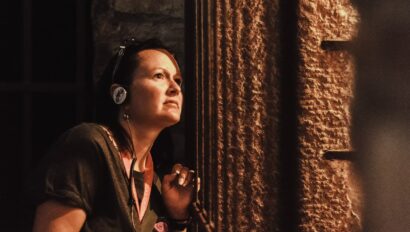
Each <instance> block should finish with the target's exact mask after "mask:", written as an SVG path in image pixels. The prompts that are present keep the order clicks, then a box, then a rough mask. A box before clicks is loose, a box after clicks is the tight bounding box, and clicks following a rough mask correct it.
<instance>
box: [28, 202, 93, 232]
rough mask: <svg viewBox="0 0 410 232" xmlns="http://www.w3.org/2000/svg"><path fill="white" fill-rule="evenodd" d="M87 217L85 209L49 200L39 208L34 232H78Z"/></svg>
mask: <svg viewBox="0 0 410 232" xmlns="http://www.w3.org/2000/svg"><path fill="white" fill-rule="evenodd" d="M86 216H87V215H86V213H85V211H84V210H83V209H80V208H74V207H70V206H67V205H64V204H62V203H60V202H57V201H53V200H49V201H46V202H44V203H42V204H41V205H39V206H38V207H37V210H36V215H35V219H34V226H33V232H40V231H41V232H54V231H56V232H57V231H58V232H74V231H76V232H78V231H80V230H81V227H82V226H83V224H84V222H85V219H86Z"/></svg>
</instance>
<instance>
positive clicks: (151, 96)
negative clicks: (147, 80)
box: [133, 86, 162, 107]
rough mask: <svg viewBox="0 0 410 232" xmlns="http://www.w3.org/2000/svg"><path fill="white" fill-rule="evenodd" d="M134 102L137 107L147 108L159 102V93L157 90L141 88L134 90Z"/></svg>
mask: <svg viewBox="0 0 410 232" xmlns="http://www.w3.org/2000/svg"><path fill="white" fill-rule="evenodd" d="M134 90H135V91H134V96H133V98H134V100H135V102H136V103H137V104H138V105H143V106H144V107H148V106H149V105H155V104H156V103H159V102H160V101H161V96H162V95H161V91H160V89H158V88H153V87H147V86H141V87H139V88H135V89H134Z"/></svg>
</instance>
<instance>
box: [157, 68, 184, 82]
mask: <svg viewBox="0 0 410 232" xmlns="http://www.w3.org/2000/svg"><path fill="white" fill-rule="evenodd" d="M157 69H160V70H162V71H163V72H165V73H168V74H169V72H168V71H167V70H166V69H165V68H161V67H158V68H154V69H153V70H154V71H155V70H157ZM177 70H178V69H177ZM174 77H179V78H181V79H183V77H182V74H181V72H180V71H179V70H178V71H177V72H176V73H175V75H174Z"/></svg>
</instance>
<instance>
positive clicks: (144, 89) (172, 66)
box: [125, 49, 183, 128]
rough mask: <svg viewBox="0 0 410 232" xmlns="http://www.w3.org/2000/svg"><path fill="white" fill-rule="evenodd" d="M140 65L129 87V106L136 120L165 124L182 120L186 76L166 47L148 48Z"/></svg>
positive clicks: (154, 124)
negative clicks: (182, 84) (183, 88)
mask: <svg viewBox="0 0 410 232" xmlns="http://www.w3.org/2000/svg"><path fill="white" fill-rule="evenodd" d="M137 56H138V60H139V65H138V67H137V69H136V71H135V73H134V77H133V80H132V82H131V85H130V87H129V92H130V99H129V102H128V103H127V105H126V106H125V107H126V108H125V110H126V111H127V112H129V114H130V116H131V118H132V119H133V120H134V121H135V122H136V123H143V124H144V125H147V126H154V127H159V128H165V127H168V126H171V125H173V124H175V123H177V122H179V120H180V116H181V110H182V100H183V98H182V92H181V86H180V84H181V83H182V76H181V73H180V70H179V67H178V64H177V63H176V61H175V59H174V58H173V57H172V56H171V55H170V54H169V53H168V52H167V51H166V50H157V49H147V50H143V51H140V52H139V53H138V54H137Z"/></svg>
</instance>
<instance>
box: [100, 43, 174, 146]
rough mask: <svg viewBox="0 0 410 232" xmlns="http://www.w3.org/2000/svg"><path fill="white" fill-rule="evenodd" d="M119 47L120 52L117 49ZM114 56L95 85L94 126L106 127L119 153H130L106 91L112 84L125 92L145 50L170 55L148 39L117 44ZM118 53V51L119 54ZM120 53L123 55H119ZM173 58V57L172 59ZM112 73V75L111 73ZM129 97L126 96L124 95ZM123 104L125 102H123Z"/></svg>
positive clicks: (114, 106)
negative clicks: (118, 85)
mask: <svg viewBox="0 0 410 232" xmlns="http://www.w3.org/2000/svg"><path fill="white" fill-rule="evenodd" d="M121 46H123V48H121ZM121 46H120V47H119V49H118V51H117V52H116V54H115V55H114V56H113V57H112V58H111V59H110V61H109V63H108V65H107V66H106V68H105V70H104V72H103V74H102V75H101V77H100V79H99V80H98V82H97V84H96V90H95V93H96V96H95V97H96V99H95V102H96V110H95V113H96V114H95V120H96V122H97V123H100V124H102V125H105V126H108V127H109V128H110V129H111V130H112V132H113V133H114V136H115V137H116V138H117V140H118V143H119V144H118V145H119V148H120V149H122V150H123V149H130V145H131V144H130V139H129V137H128V134H127V133H125V131H123V129H122V127H121V126H120V125H119V123H118V113H119V108H120V106H119V105H116V104H115V103H114V101H113V100H112V97H111V93H110V88H111V85H112V84H114V83H117V84H120V85H122V86H123V87H124V88H125V89H128V87H129V85H130V84H131V81H132V78H133V76H134V73H135V70H136V69H137V68H138V65H139V60H138V56H137V54H138V52H140V51H143V50H147V49H163V50H166V51H168V52H169V53H170V54H172V55H173V54H174V53H173V52H172V51H171V50H170V49H169V48H168V47H166V46H165V45H164V44H163V43H162V42H161V41H160V40H159V39H156V38H152V39H148V40H145V41H136V40H134V39H130V40H125V41H124V42H123V44H121ZM121 49H122V51H121ZM121 52H123V54H121ZM173 56H174V58H175V55H173ZM114 69H116V70H115V72H114ZM128 96H129V94H128ZM126 101H127V100H126Z"/></svg>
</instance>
